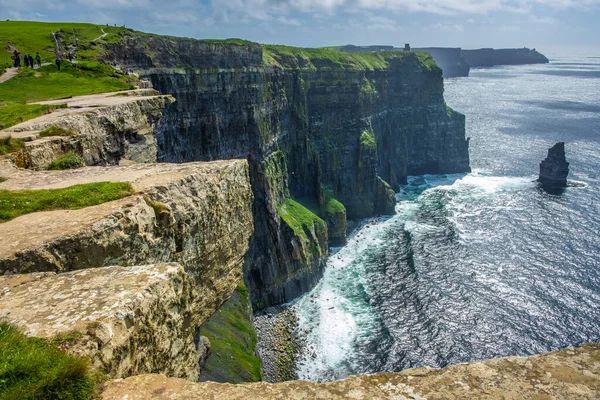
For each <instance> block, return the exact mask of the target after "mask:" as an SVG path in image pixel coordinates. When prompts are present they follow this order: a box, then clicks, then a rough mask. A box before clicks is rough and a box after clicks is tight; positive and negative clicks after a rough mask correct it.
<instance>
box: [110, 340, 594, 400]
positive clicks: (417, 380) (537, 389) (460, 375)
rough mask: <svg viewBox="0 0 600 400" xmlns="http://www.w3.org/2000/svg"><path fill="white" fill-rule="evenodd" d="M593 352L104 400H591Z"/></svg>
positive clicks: (122, 385)
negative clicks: (322, 380)
mask: <svg viewBox="0 0 600 400" xmlns="http://www.w3.org/2000/svg"><path fill="white" fill-rule="evenodd" d="M599 392H600V345H598V344H586V345H583V346H581V347H579V348H576V349H565V350H560V351H557V352H554V353H547V354H541V355H535V356H530V357H505V358H498V359H493V360H486V361H476V362H470V363H466V364H457V365H451V366H448V367H446V368H442V369H432V368H417V369H408V370H405V371H402V372H398V373H379V374H374V375H359V376H352V377H350V378H347V379H345V380H342V381H336V382H328V383H315V382H304V381H290V382H284V383H278V384H268V383H253V384H238V385H228V384H216V383H192V382H189V381H185V380H181V379H174V378H166V377H164V376H162V375H141V376H135V377H131V378H127V379H125V380H115V381H110V382H108V383H107V385H106V388H105V391H104V393H103V396H102V399H103V400H122V399H125V398H126V399H128V400H145V399H149V398H152V399H155V400H168V399H169V400H170V399H174V398H177V399H198V398H210V399H215V400H216V399H223V400H225V399H227V400H235V399H240V400H242V399H243V400H250V399H257V400H258V399H282V400H284V399H285V400H287V399H415V400H427V399H428V400H434V399H439V400H442V399H443V400H453V399H456V400H459V399H460V400H462V399H489V400H492V399H514V400H517V399H519V400H521V399H523V400H526V399H531V400H534V399H536V400H539V399H548V400H553V399H556V400H564V399H581V400H584V399H589V400H591V399H597V398H598V393H599Z"/></svg>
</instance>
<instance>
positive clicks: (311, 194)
mask: <svg viewBox="0 0 600 400" xmlns="http://www.w3.org/2000/svg"><path fill="white" fill-rule="evenodd" d="M150 48H151V49H152V50H151V51H150V50H148V49H150ZM182 49H185V51H184V53H185V54H187V55H188V56H183V55H182V54H183V53H180V52H181V51H183V50H182ZM300 50H303V49H300ZM303 51H304V50H303ZM263 53H264V54H263ZM165 54H167V55H171V56H169V57H165ZM340 54H344V53H340ZM378 57H379V56H378ZM385 57H387V58H385ZM385 57H383V56H382V57H380V58H381V60H382V61H381V64H380V65H377V66H376V67H369V66H365V65H362V64H358V65H356V64H355V65H351V66H349V65H347V64H343V65H342V64H339V63H336V61H335V60H331V59H327V58H326V57H320V58H319V57H318V56H313V55H312V54H308V55H306V54H294V53H293V52H292V53H290V51H289V50H288V49H287V48H262V47H261V46H259V45H256V44H235V43H208V42H197V41H188V40H181V42H179V39H169V40H166V39H161V40H158V39H156V38H153V37H144V36H141V37H134V38H130V39H125V40H123V41H122V42H121V43H120V44H117V45H114V46H113V47H111V48H110V53H109V55H108V56H107V60H108V61H109V62H111V63H114V64H118V65H120V66H121V67H123V68H128V69H134V70H136V71H138V72H139V73H140V75H141V76H142V77H143V78H145V79H149V80H151V81H152V83H153V86H154V88H156V89H158V90H159V91H160V92H161V93H163V94H170V95H173V96H174V97H175V98H176V99H177V102H175V103H172V104H170V105H169V106H167V108H166V110H165V112H164V116H163V118H162V119H161V120H160V122H159V125H158V127H157V131H158V134H157V148H158V160H159V161H168V162H186V161H192V160H215V159H227V158H248V159H249V161H250V177H251V180H252V187H253V192H254V205H253V210H254V218H255V232H254V235H253V237H252V243H251V246H250V251H249V252H248V255H247V257H246V265H245V270H244V272H245V278H246V283H247V285H248V288H249V289H250V291H251V293H252V302H253V305H254V306H255V308H262V307H266V306H270V305H274V304H278V303H282V302H286V301H289V300H292V299H293V298H295V297H296V296H298V295H299V294H301V293H303V292H304V291H306V290H308V289H310V288H311V287H312V286H313V285H314V284H315V283H316V282H317V281H318V279H319V278H320V275H321V273H322V269H323V267H324V262H325V257H326V255H327V244H326V241H327V233H326V230H322V229H320V228H318V225H319V224H316V225H314V224H312V223H311V222H310V221H311V219H310V218H309V219H308V220H307V221H309V222H308V223H307V224H304V225H303V227H302V229H300V230H299V229H294V228H293V227H291V226H290V223H289V220H288V221H287V222H286V220H285V219H284V218H283V216H282V215H281V205H282V204H283V203H284V201H285V200H286V199H290V198H293V199H297V200H300V199H308V200H310V201H313V202H316V203H318V204H319V205H322V204H323V203H324V201H325V199H326V194H329V195H331V196H332V197H333V198H335V199H337V200H339V201H340V202H341V203H342V204H343V205H344V206H345V207H346V210H347V214H348V217H350V218H362V217H366V216H371V215H374V214H376V213H389V212H390V211H393V210H392V209H393V193H392V192H391V191H390V190H382V187H385V185H383V186H382V183H381V182H380V179H381V180H383V181H385V182H387V183H389V184H390V185H391V187H392V188H393V189H397V188H398V185H399V184H401V183H403V182H405V181H406V177H407V175H409V174H423V173H451V172H464V171H468V170H469V161H468V144H467V141H465V138H464V116H462V115H460V114H458V113H455V112H452V111H451V110H449V109H447V107H446V105H445V103H444V100H443V81H442V76H441V71H440V69H439V68H437V66H435V64H434V63H433V62H432V60H431V59H427V58H426V57H423V56H421V55H416V54H411V53H409V54H401V53H389V55H387V56H385ZM263 59H264V60H263ZM175 67H177V68H179V69H177V68H175ZM378 189H379V190H378ZM381 197H383V198H381ZM300 203H302V201H300ZM304 211H307V212H309V211H308V210H299V212H300V213H301V214H304ZM309 213H310V212H309ZM331 228H334V229H335V230H337V229H338V228H337V227H330V229H331ZM338 236H339V235H338ZM342 237H343V236H342ZM299 249H300V250H299Z"/></svg>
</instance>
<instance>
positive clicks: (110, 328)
mask: <svg viewBox="0 0 600 400" xmlns="http://www.w3.org/2000/svg"><path fill="white" fill-rule="evenodd" d="M0 175H1V176H3V177H5V178H8V179H7V180H6V181H4V182H2V183H0V185H1V186H0V188H1V189H6V190H20V189H48V188H60V187H68V186H72V185H75V184H80V183H91V182H101V181H124V182H129V183H131V185H132V186H133V188H134V189H135V191H136V192H137V194H135V195H133V196H130V197H125V198H123V199H120V200H116V201H112V202H108V203H104V204H100V205H97V206H92V207H87V208H83V209H79V210H56V211H47V212H38V213H32V214H25V215H22V216H20V217H17V218H15V219H13V220H10V221H8V222H4V223H1V224H0V275H4V277H3V278H1V279H2V280H0V289H1V290H2V292H0V293H2V295H0V319H7V320H8V321H10V322H12V323H14V324H16V325H19V326H20V327H22V328H24V329H25V331H26V332H27V333H28V334H30V335H35V336H39V337H48V338H53V339H52V340H56V338H55V336H57V335H58V337H59V338H60V337H62V336H65V335H68V334H69V335H70V332H71V331H74V332H76V333H77V337H76V340H74V341H72V340H69V342H72V343H71V344H72V345H73V346H71V347H72V350H73V351H76V352H79V353H81V354H84V355H88V356H90V357H91V358H92V359H93V362H94V365H95V366H96V367H98V368H100V369H101V370H103V371H104V372H106V373H108V374H110V375H111V376H115V377H117V376H129V375H132V374H136V373H143V372H161V373H165V374H168V375H171V376H179V377H184V378H187V379H192V380H197V379H198V375H199V363H201V362H202V361H204V360H205V359H206V356H207V348H208V342H207V341H206V340H204V339H203V338H202V337H200V334H199V328H200V326H201V325H202V324H203V323H204V322H205V321H207V320H208V318H209V317H210V316H211V315H213V314H214V313H215V311H217V310H218V309H219V307H221V305H222V304H223V303H224V302H225V301H226V300H227V299H229V298H230V296H231V295H232V293H233V292H234V290H235V289H236V287H238V285H239V283H240V281H241V279H242V267H243V264H244V256H245V253H246V251H247V249H248V243H249V238H250V236H251V234H252V230H253V218H252V190H251V187H250V179H249V175H248V164H247V162H246V161H245V160H230V161H215V162H207V163H189V164H136V165H131V166H127V167H103V168H99V167H86V168H81V169H78V170H68V171H30V170H22V169H17V168H15V167H14V166H12V165H11V164H10V163H8V162H2V163H0ZM172 262H176V263H179V265H180V266H179V265H174V264H163V263H172ZM147 264H160V265H151V266H146V267H140V266H139V265H147ZM115 265H118V266H119V267H114V266H115Z"/></svg>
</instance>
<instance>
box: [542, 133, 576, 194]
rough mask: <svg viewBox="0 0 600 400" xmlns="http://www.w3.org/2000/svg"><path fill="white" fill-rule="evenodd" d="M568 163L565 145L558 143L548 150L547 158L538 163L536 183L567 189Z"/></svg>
mask: <svg viewBox="0 0 600 400" xmlns="http://www.w3.org/2000/svg"><path fill="white" fill-rule="evenodd" d="M567 175H569V163H568V162H567V160H566V158H565V143H564V142H558V143H556V144H555V145H554V146H552V147H551V148H550V149H548V157H546V159H545V160H543V161H542V162H541V163H540V176H539V178H538V182H540V183H541V184H542V185H544V186H547V187H551V188H565V187H567Z"/></svg>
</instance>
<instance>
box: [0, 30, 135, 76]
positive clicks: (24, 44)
mask: <svg viewBox="0 0 600 400" xmlns="http://www.w3.org/2000/svg"><path fill="white" fill-rule="evenodd" d="M58 31H62V37H63V44H71V43H72V42H74V36H73V34H74V33H75V32H76V33H77V42H78V45H79V50H78V51H77V55H78V57H79V58H81V59H96V58H97V57H98V56H99V55H100V53H101V52H102V51H103V49H104V47H103V45H104V44H108V43H115V42H118V41H119V40H121V35H123V34H127V33H130V31H129V30H128V29H127V28H124V27H107V26H106V25H94V24H81V23H73V22H31V21H2V22H0V67H10V66H12V60H11V59H10V56H11V55H12V52H11V51H6V49H11V48H17V49H18V50H19V51H20V52H21V54H23V55H25V54H31V55H33V56H35V53H36V52H38V51H39V52H40V56H41V57H42V61H43V62H54V58H55V56H54V51H55V49H56V47H55V43H54V40H53V39H52V36H51V35H50V33H51V32H58Z"/></svg>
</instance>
